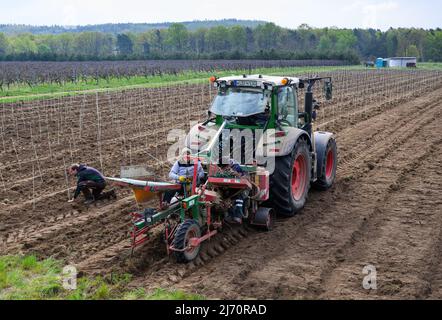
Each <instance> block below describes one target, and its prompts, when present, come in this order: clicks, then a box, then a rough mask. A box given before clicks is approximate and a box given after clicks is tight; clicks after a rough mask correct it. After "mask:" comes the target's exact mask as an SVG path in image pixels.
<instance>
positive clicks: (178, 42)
mask: <svg viewBox="0 0 442 320" xmlns="http://www.w3.org/2000/svg"><path fill="white" fill-rule="evenodd" d="M188 38H189V33H188V31H187V29H186V27H185V26H184V25H183V24H181V23H173V24H172V25H171V26H170V27H169V29H168V30H167V40H166V42H167V45H168V46H170V47H171V48H172V50H174V51H179V52H182V51H183V50H185V49H186V47H187V42H188Z"/></svg>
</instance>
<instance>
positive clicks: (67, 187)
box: [63, 156, 71, 200]
mask: <svg viewBox="0 0 442 320" xmlns="http://www.w3.org/2000/svg"><path fill="white" fill-rule="evenodd" d="M66 168H67V167H66V161H65V159H64V156H63V171H64V177H65V180H66V189H67V191H68V200H71V189H70V188H69V178H68V173H67V171H66Z"/></svg>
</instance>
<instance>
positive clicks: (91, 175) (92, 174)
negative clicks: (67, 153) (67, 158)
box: [68, 164, 106, 204]
mask: <svg viewBox="0 0 442 320" xmlns="http://www.w3.org/2000/svg"><path fill="white" fill-rule="evenodd" d="M68 172H69V174H70V175H71V176H75V177H77V189H75V193H74V198H73V199H71V200H69V202H74V201H75V199H77V197H78V196H79V195H80V192H82V193H83V195H84V197H85V198H86V201H85V202H84V203H85V204H91V203H93V202H94V201H96V200H99V199H100V197H101V192H102V191H103V190H104V188H105V187H106V180H105V179H104V176H103V174H102V173H101V172H100V171H98V170H97V169H95V168H92V167H88V166H85V165H82V164H73V165H72V166H71V167H70V168H69V169H68ZM91 190H92V192H91Z"/></svg>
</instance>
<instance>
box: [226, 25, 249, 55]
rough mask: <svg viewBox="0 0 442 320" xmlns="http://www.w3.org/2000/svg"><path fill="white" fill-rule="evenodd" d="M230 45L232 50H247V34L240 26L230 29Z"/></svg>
mask: <svg viewBox="0 0 442 320" xmlns="http://www.w3.org/2000/svg"><path fill="white" fill-rule="evenodd" d="M229 36H230V43H231V45H232V48H233V49H234V50H238V51H246V48H247V34H246V30H245V29H244V28H243V27H241V26H234V27H232V28H230V33H229Z"/></svg>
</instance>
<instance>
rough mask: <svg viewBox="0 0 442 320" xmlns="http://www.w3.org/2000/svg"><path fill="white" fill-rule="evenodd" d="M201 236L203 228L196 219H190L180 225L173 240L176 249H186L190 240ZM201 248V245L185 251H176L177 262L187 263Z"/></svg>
mask: <svg viewBox="0 0 442 320" xmlns="http://www.w3.org/2000/svg"><path fill="white" fill-rule="evenodd" d="M200 237H201V228H200V226H199V225H198V223H197V222H196V221H195V220H192V219H189V220H186V221H184V222H183V223H182V224H180V226H179V227H178V230H177V232H176V235H175V239H174V241H173V246H174V248H175V249H180V250H182V249H185V248H187V247H188V244H189V240H190V239H192V238H200ZM200 249H201V245H199V246H198V247H194V248H191V249H188V250H185V251H175V257H176V260H177V262H180V263H187V262H190V261H192V260H194V259H195V258H196V257H197V256H198V254H199V252H200Z"/></svg>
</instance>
